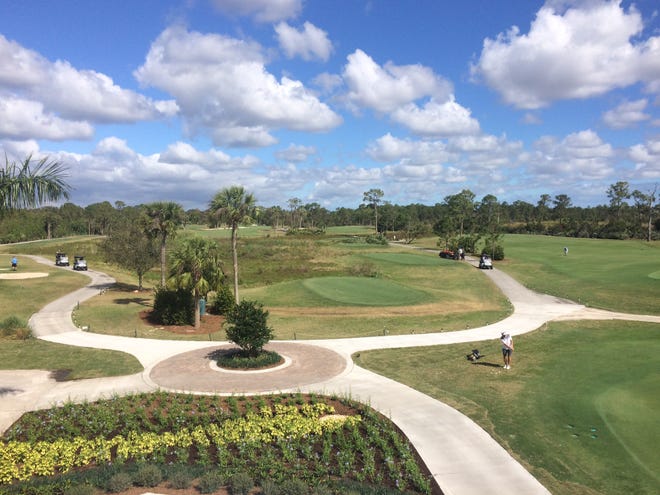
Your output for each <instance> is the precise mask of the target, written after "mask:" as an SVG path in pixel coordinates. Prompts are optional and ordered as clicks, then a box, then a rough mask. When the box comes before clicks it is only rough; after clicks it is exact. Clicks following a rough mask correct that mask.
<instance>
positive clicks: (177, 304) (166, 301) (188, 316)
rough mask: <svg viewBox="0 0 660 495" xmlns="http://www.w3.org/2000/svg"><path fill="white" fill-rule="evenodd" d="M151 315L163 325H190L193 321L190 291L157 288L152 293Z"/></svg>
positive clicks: (192, 303)
mask: <svg viewBox="0 0 660 495" xmlns="http://www.w3.org/2000/svg"><path fill="white" fill-rule="evenodd" d="M152 317H153V319H154V321H157V322H159V323H161V324H163V325H192V324H193V323H194V321H195V306H194V300H193V295H192V292H191V291H189V290H185V289H176V290H172V289H166V288H158V289H157V290H156V292H155V294H154V309H153V312H152Z"/></svg>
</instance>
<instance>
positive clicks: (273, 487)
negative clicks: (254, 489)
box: [261, 480, 280, 495]
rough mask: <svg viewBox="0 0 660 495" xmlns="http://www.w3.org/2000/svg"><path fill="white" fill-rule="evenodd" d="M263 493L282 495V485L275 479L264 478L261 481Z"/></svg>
mask: <svg viewBox="0 0 660 495" xmlns="http://www.w3.org/2000/svg"><path fill="white" fill-rule="evenodd" d="M261 493H263V495H280V487H279V486H278V484H277V483H275V482H274V481H273V480H264V481H262V482H261Z"/></svg>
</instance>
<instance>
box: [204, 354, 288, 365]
mask: <svg viewBox="0 0 660 495" xmlns="http://www.w3.org/2000/svg"><path fill="white" fill-rule="evenodd" d="M214 358H215V360H216V363H218V366H220V367H222V368H234V369H257V368H267V367H269V366H274V365H276V364H279V363H281V362H282V361H283V360H284V358H282V356H280V355H279V354H278V353H277V352H275V351H261V352H260V353H259V354H257V355H256V356H250V355H247V354H245V353H243V351H241V350H231V351H229V352H227V351H225V352H217V353H215V354H214Z"/></svg>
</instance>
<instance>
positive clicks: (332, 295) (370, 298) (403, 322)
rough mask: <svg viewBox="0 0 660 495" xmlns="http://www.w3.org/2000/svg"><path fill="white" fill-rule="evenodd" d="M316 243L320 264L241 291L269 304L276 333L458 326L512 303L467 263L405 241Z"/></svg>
mask: <svg viewBox="0 0 660 495" xmlns="http://www.w3.org/2000/svg"><path fill="white" fill-rule="evenodd" d="M319 245H320V246H319V248H318V249H317V250H312V252H314V253H318V252H319V251H325V252H326V256H325V258H323V259H318V258H316V259H317V260H318V263H319V264H320V266H321V267H322V268H321V269H320V270H318V269H316V268H315V267H314V266H313V263H309V267H310V270H314V271H312V272H311V273H309V276H307V277H301V278H298V279H295V280H290V281H286V282H281V283H277V284H267V285H261V286H257V287H253V288H247V289H244V290H242V291H241V297H242V298H243V299H249V300H257V301H260V302H262V303H263V304H264V305H265V306H266V308H267V309H268V310H269V312H270V316H271V318H270V324H271V325H272V327H273V329H274V330H275V335H276V338H278V339H292V338H298V339H317V338H339V337H342V338H345V337H358V336H359V337H363V336H373V335H383V334H406V333H428V332H440V331H448V330H457V329H465V328H471V327H475V326H481V325H484V324H487V323H492V322H493V321H496V320H498V319H501V318H504V317H505V316H506V315H507V314H509V313H510V311H511V308H510V305H509V304H508V301H507V300H506V299H505V298H504V297H503V296H502V295H501V293H500V292H499V290H498V289H497V288H496V287H495V286H494V285H493V284H492V283H491V282H490V280H489V279H487V278H486V277H484V276H483V274H481V273H479V271H478V270H476V269H474V268H473V267H471V266H470V265H468V264H465V263H455V262H453V261H447V260H443V259H440V258H439V257H438V256H437V255H435V254H433V253H423V252H415V253H411V252H410V250H408V249H403V248H393V247H383V246H373V245H360V244H358V245H355V244H346V245H345V244H337V243H333V242H332V241H330V242H323V241H321V242H319ZM332 263H334V265H332V266H329V265H331V264H332ZM314 273H317V274H320V275H323V276H316V277H314V276H312V275H313V274H314ZM336 273H338V274H340V275H341V276H338V275H335V274H336ZM356 274H362V276H356Z"/></svg>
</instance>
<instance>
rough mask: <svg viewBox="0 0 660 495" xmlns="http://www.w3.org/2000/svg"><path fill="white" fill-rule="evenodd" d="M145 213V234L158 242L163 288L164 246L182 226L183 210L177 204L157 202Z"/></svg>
mask: <svg viewBox="0 0 660 495" xmlns="http://www.w3.org/2000/svg"><path fill="white" fill-rule="evenodd" d="M145 212H146V214H147V217H148V223H147V225H146V227H145V232H147V233H148V234H149V235H151V236H152V237H154V238H157V239H158V240H160V285H161V287H165V266H166V264H167V257H166V254H165V246H166V244H167V239H168V238H170V239H171V238H173V237H174V236H175V235H176V231H177V229H178V228H179V226H181V225H182V224H183V217H184V212H183V208H182V207H181V205H180V204H178V203H173V202H164V201H157V202H155V203H150V204H148V205H146V206H145Z"/></svg>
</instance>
